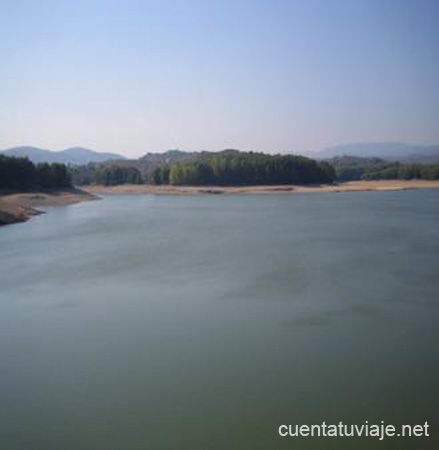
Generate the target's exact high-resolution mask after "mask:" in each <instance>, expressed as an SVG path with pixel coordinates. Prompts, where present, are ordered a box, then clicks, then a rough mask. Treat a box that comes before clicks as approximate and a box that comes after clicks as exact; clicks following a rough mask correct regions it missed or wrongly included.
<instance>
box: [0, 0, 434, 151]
mask: <svg viewBox="0 0 439 450" xmlns="http://www.w3.org/2000/svg"><path fill="white" fill-rule="evenodd" d="M0 56H1V69H0V148H6V147H11V146H16V145H21V144H29V145H36V146H41V147H44V148H49V149H61V148H64V147H68V146H73V145H81V146H86V147H90V148H93V149H96V150H99V151H118V152H121V153H125V154H127V155H132V156H137V155H141V154H143V153H144V152H146V151H160V150H166V149H169V148H181V149H188V150H197V149H212V150H219V149H223V148H227V147H234V148H240V149H244V150H250V149H253V150H267V151H272V152H273V151H289V150H313V149H319V148H322V147H326V146H330V145H334V144H339V143H345V142H358V141H387V140H392V141H394V140H396V141H407V142H413V143H427V144H428V143H439V120H438V118H439V1H437V0H431V1H428V0H413V1H408V0H398V1H396V0H364V1H360V0H302V1H299V0H297V1H295V0H289V1H288V0H284V1H276V0H266V1H259V0H247V1H240V0H234V1H230V0H221V1H216V0H215V1H211V0H204V1H194V0H193V1H183V0H181V1H179V0H174V1H170V0H157V1H147V0H145V1H140V0H139V1H133V0H121V1H96V0H74V1H73V0H71V1H62V0H59V1H38V0H34V1H20V0H0Z"/></svg>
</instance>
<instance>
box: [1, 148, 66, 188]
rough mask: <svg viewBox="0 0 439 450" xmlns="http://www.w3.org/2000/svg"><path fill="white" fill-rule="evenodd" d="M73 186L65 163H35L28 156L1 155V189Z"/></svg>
mask: <svg viewBox="0 0 439 450" xmlns="http://www.w3.org/2000/svg"><path fill="white" fill-rule="evenodd" d="M69 186H71V179H70V174H69V173H68V170H67V167H66V166H65V165H64V164H59V163H52V164H48V163H39V164H34V163H33V162H31V161H29V159H28V158H15V157H11V156H5V155H0V189H12V190H32V189H56V188H65V187H69Z"/></svg>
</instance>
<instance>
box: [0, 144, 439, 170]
mask: <svg viewBox="0 0 439 450" xmlns="http://www.w3.org/2000/svg"><path fill="white" fill-rule="evenodd" d="M226 151H233V150H226ZM294 153H295V154H303V155H304V156H308V157H310V158H314V159H331V158H333V157H336V156H354V157H360V158H381V159H384V160H386V161H400V162H403V163H424V164H425V163H437V162H439V145H411V144H404V143H398V142H371V143H366V142H364V143H357V144H343V145H337V146H335V147H328V148H326V149H324V150H321V151H318V152H294ZM0 154H4V155H7V156H16V157H24V156H25V157H28V158H29V159H30V160H31V161H33V162H34V163H40V162H49V163H52V162H58V163H64V164H71V165H83V164H88V163H90V162H94V163H104V162H107V161H112V160H113V161H114V160H118V163H119V164H120V165H123V166H126V165H133V164H134V165H136V166H139V167H141V168H142V169H144V170H145V168H148V169H150V168H154V167H157V166H160V165H163V164H170V163H174V162H178V161H183V160H191V159H197V158H198V157H200V156H202V154H203V152H186V151H181V150H168V151H166V152H163V153H146V154H145V155H144V156H142V157H140V158H139V159H127V158H126V157H125V156H123V155H119V154H117V153H100V152H95V151H93V150H89V149H86V148H82V147H72V148H68V149H65V150H61V151H50V150H44V149H41V148H37V147H31V146H24V147H14V148H10V149H8V150H3V151H0Z"/></svg>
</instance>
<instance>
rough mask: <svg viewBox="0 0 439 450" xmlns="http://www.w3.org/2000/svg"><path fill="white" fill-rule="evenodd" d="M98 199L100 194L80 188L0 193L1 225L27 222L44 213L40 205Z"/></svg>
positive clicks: (70, 203) (67, 203)
mask: <svg viewBox="0 0 439 450" xmlns="http://www.w3.org/2000/svg"><path fill="white" fill-rule="evenodd" d="M98 199H99V197H98V196H96V195H94V194H92V193H90V192H86V191H84V190H83V189H78V188H70V189H62V190H53V191H32V192H14V193H6V192H4V193H0V225H9V224H13V223H19V222H25V221H27V220H29V219H30V218H31V217H32V216H35V215H38V214H43V211H40V210H39V209H37V208H38V207H46V206H66V205H73V204H75V203H80V202H84V201H91V200H98Z"/></svg>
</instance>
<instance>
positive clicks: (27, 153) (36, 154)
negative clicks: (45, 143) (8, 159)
mask: <svg viewBox="0 0 439 450" xmlns="http://www.w3.org/2000/svg"><path fill="white" fill-rule="evenodd" d="M0 154H3V155H6V156H15V157H27V158H29V159H30V160H31V161H32V162H33V163H36V164H38V163H41V162H48V163H63V164H74V165H81V164H88V163H90V162H104V161H108V160H112V159H126V158H125V156H123V155H118V154H116V153H100V152H95V151H94V150H89V149H87V148H83V147H71V148H67V149H65V150H60V151H51V150H45V149H42V148H38V147H32V146H22V147H13V148H10V149H7V150H3V151H2V152H0Z"/></svg>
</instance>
